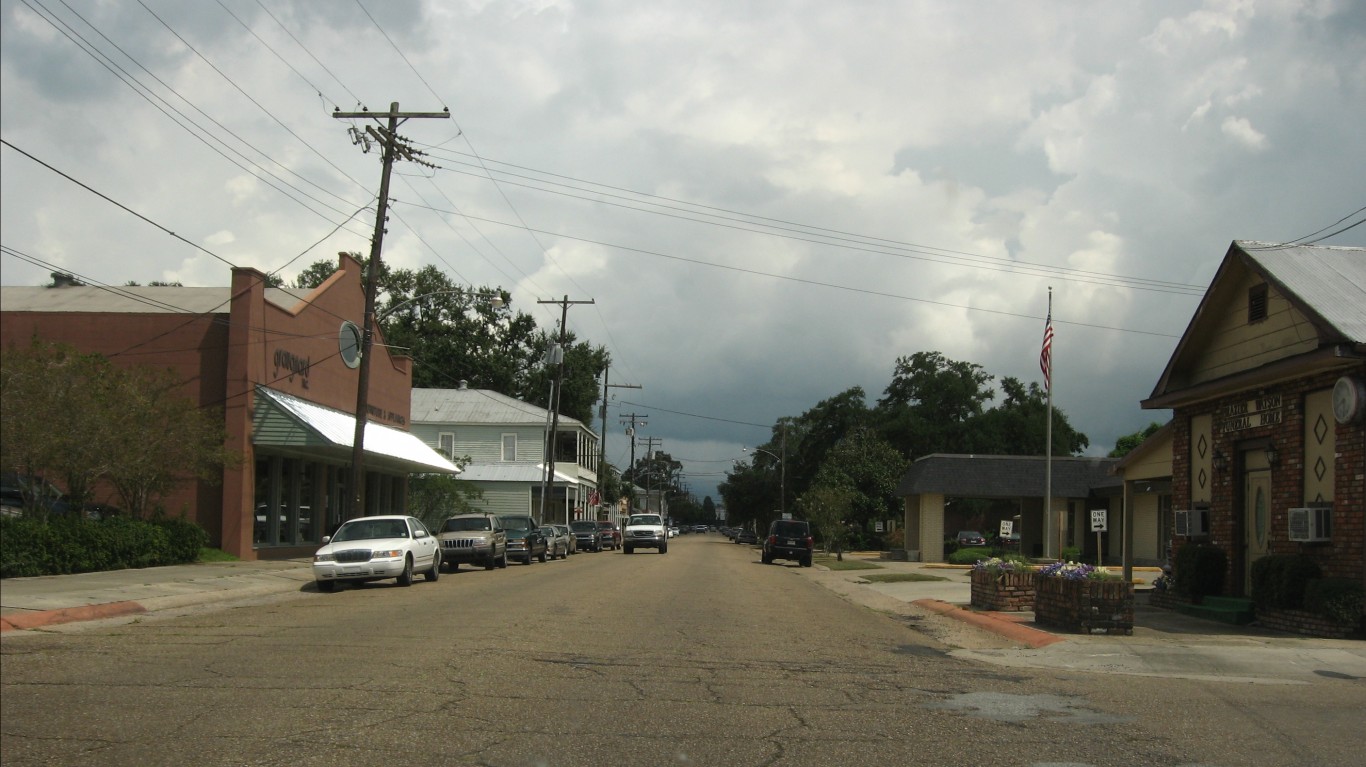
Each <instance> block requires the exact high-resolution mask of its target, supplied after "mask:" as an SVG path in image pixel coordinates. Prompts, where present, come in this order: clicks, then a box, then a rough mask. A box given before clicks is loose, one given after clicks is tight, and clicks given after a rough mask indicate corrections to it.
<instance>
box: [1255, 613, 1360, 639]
mask: <svg viewBox="0 0 1366 767" xmlns="http://www.w3.org/2000/svg"><path fill="white" fill-rule="evenodd" d="M1257 623H1258V624H1259V625H1261V626H1263V627H1265V628H1269V629H1275V630H1277V631H1288V632H1290V633H1292V634H1303V635H1305V636H1312V637H1325V638H1327V639H1345V638H1346V637H1348V636H1351V634H1352V631H1351V629H1349V628H1346V627H1344V626H1342V625H1341V624H1338V623H1335V622H1334V621H1332V620H1329V619H1328V618H1325V617H1324V616H1322V615H1319V614H1318V613H1311V612H1305V611H1304V610H1277V609H1272V608H1268V607H1258V608H1257Z"/></svg>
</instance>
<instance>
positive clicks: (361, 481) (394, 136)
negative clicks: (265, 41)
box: [332, 101, 451, 519]
mask: <svg viewBox="0 0 1366 767" xmlns="http://www.w3.org/2000/svg"><path fill="white" fill-rule="evenodd" d="M332 116H333V117H334V118H337V119H339V120H355V119H375V120H378V119H379V118H381V117H387V118H389V119H388V124H387V125H386V127H384V128H382V129H380V130H375V128H374V127H373V126H370V125H367V126H365V134H366V135H368V136H369V137H370V138H373V139H375V141H376V142H378V143H379V144H380V146H381V148H382V155H381V159H382V161H383V164H384V170H383V172H382V173H381V175H380V180H379V201H378V205H377V206H376V211H375V233H374V235H373V236H371V238H370V262H369V264H368V265H367V267H366V272H367V274H366V276H365V318H364V320H363V322H364V328H363V330H362V331H361V346H360V360H359V369H358V370H357V371H356V373H357V381H356V430H355V434H354V435H353V436H352V438H351V492H350V493H348V496H349V497H348V499H347V501H348V504H349V508H348V509H347V512H346V519H352V518H355V517H359V516H361V512H362V511H363V510H364V508H365V424H366V422H367V421H369V420H370V417H369V412H368V411H369V409H370V349H371V346H372V345H373V344H374V340H375V294H376V292H377V288H378V283H379V274H380V252H381V251H382V249H383V247H384V232H385V229H384V224H385V222H386V221H388V215H389V171H390V170H391V169H392V168H393V166H394V156H395V155H402V156H403V158H404V159H406V160H411V161H414V162H421V160H416V159H415V158H414V156H415V155H420V154H422V153H421V152H418V151H417V150H415V149H412V148H411V147H408V146H407V145H406V144H403V143H401V140H400V139H399V137H398V125H399V120H404V121H407V120H408V119H410V118H414V117H420V118H437V119H450V116H451V112H450V110H449V109H446V110H444V111H441V112H400V111H398V102H397V101H395V102H393V103H391V104H389V112H388V114H384V113H381V112H370V111H368V110H367V111H364V112H343V111H341V110H340V109H337V110H333V112H332ZM351 131H352V138H353V141H354V143H357V144H363V145H364V146H365V151H367V152H368V151H370V141H369V139H368V138H366V136H365V135H362V134H361V132H360V131H358V130H356V129H355V128H352V129H351Z"/></svg>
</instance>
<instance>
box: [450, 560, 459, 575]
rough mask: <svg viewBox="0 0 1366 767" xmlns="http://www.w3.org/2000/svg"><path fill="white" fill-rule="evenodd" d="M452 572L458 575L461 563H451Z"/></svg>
mask: <svg viewBox="0 0 1366 767" xmlns="http://www.w3.org/2000/svg"><path fill="white" fill-rule="evenodd" d="M451 572H453V573H458V572H460V563H459V562H452V563H451Z"/></svg>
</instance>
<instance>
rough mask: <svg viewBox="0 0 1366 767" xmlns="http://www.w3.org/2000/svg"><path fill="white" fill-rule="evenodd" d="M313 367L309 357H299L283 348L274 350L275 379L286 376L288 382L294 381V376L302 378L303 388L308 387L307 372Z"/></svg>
mask: <svg viewBox="0 0 1366 767" xmlns="http://www.w3.org/2000/svg"><path fill="white" fill-rule="evenodd" d="M312 368H313V362H312V360H311V358H309V357H300V356H299V355H297V354H295V353H294V352H291V351H286V350H284V349H276V350H275V380H277V381H278V380H280V379H281V378H288V379H289V382H290V383H294V377H295V376H298V377H300V378H302V379H303V385H304V388H305V389H307V388H308V372H309V370H311V369H312Z"/></svg>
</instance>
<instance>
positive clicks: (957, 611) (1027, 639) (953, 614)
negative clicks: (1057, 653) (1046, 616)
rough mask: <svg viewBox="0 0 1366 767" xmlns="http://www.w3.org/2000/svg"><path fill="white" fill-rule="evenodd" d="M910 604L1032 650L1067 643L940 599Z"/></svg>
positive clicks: (1033, 629)
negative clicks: (1018, 643)
mask: <svg viewBox="0 0 1366 767" xmlns="http://www.w3.org/2000/svg"><path fill="white" fill-rule="evenodd" d="M911 604H913V605H915V606H917V607H923V608H925V609H926V610H929V611H930V612H933V613H938V614H939V615H946V616H948V617H950V618H953V619H954V620H959V621H962V622H964V623H967V624H969V625H971V626H976V627H977V628H979V629H982V630H984V631H990V632H991V633H993V634H998V635H1000V636H1003V637H1005V638H1006V639H1009V640H1011V641H1012V642H1020V643H1021V644H1024V645H1027V646H1029V647H1031V648H1034V649H1038V648H1040V647H1047V646H1048V645H1051V644H1056V643H1058V642H1066V641H1067V640H1066V639H1065V638H1063V637H1060V636H1058V635H1057V634H1050V633H1048V632H1047V631H1040V630H1038V629H1035V628H1030V627H1028V626H1021V625H1020V624H1018V623H1012V622H1010V621H1008V620H1002V619H1000V618H992V617H990V616H987V615H983V614H982V613H975V612H972V611H971V610H964V609H962V608H960V607H957V606H955V605H951V604H949V603H948V602H945V601H943V600H940V599H917V600H915V601H914V602H912V603H911Z"/></svg>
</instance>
